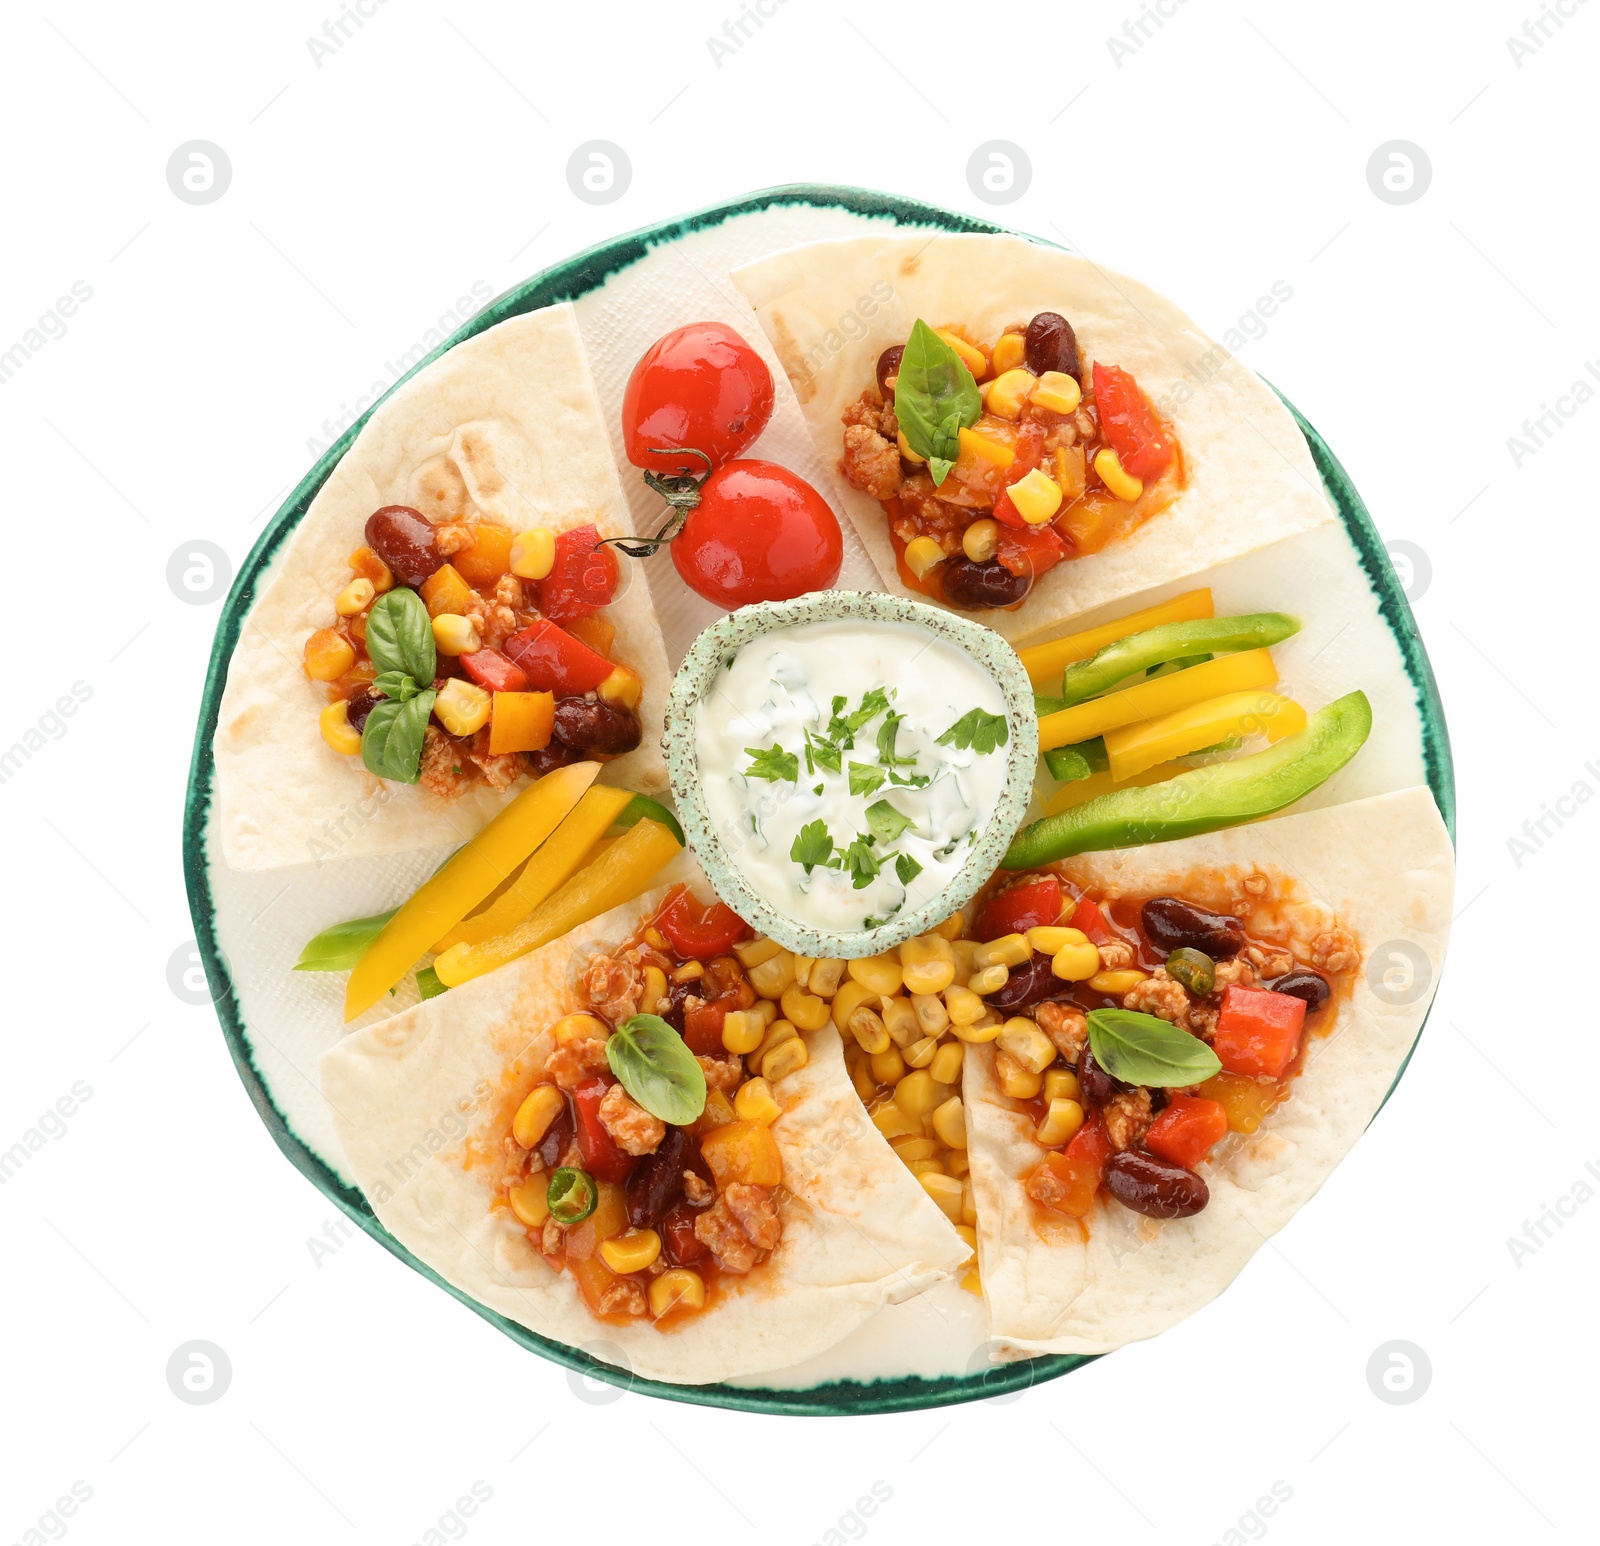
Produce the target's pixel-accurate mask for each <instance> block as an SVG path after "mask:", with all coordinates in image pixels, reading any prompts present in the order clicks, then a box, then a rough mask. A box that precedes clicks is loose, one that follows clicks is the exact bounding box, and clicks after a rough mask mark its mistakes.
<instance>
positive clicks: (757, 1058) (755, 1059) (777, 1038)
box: [747, 1011, 800, 1073]
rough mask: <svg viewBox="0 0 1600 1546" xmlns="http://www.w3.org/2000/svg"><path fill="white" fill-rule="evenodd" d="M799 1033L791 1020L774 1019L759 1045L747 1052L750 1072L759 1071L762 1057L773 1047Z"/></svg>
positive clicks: (780, 1044) (790, 1039)
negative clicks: (752, 1050)
mask: <svg viewBox="0 0 1600 1546" xmlns="http://www.w3.org/2000/svg"><path fill="white" fill-rule="evenodd" d="M747 1012H748V1011H747ZM799 1034H800V1033H799V1031H797V1030H796V1029H795V1028H794V1025H793V1023H792V1022H790V1021H788V1020H774V1021H773V1022H772V1024H771V1025H769V1026H768V1027H767V1033H766V1035H765V1036H763V1037H762V1038H761V1045H760V1046H759V1047H757V1048H756V1050H755V1051H754V1052H752V1053H750V1054H749V1057H750V1066H751V1072H753V1073H760V1072H761V1060H762V1058H764V1057H765V1056H766V1055H767V1054H768V1053H769V1052H771V1051H772V1049H773V1048H774V1047H779V1046H782V1045H783V1043H784V1042H786V1041H793V1040H794V1039H795V1038H796V1037H797V1036H798V1035H799Z"/></svg>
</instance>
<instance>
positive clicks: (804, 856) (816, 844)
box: [789, 821, 833, 875]
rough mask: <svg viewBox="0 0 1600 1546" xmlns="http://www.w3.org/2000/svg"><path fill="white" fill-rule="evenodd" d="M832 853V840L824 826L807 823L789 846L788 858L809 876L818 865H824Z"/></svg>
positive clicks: (815, 822) (816, 822)
mask: <svg viewBox="0 0 1600 1546" xmlns="http://www.w3.org/2000/svg"><path fill="white" fill-rule="evenodd" d="M832 852H833V839H832V837H830V836H829V834H828V829H827V827H826V825H824V824H823V823H822V822H820V821H808V822H807V823H806V824H805V825H804V826H803V827H801V829H800V835H799V836H798V837H797V838H796V839H795V840H794V842H793V843H792V844H791V845H790V848H789V857H790V858H791V859H793V860H794V862H795V863H796V864H798V865H800V866H802V867H803V868H804V870H805V872H806V874H807V875H809V874H810V873H811V872H812V870H814V869H815V868H816V867H817V866H818V865H819V864H826V863H827V862H828V856H829V855H830V854H831V853H832Z"/></svg>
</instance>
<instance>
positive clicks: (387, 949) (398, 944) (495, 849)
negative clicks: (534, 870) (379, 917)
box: [344, 762, 600, 1021]
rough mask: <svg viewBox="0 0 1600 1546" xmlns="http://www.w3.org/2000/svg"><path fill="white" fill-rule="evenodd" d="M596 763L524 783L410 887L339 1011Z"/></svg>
mask: <svg viewBox="0 0 1600 1546" xmlns="http://www.w3.org/2000/svg"><path fill="white" fill-rule="evenodd" d="M599 771H600V765H599V763H596V762H574V763H572V764H571V765H570V766H568V767H564V768H556V769H555V770H554V771H553V772H550V773H546V774H545V776H544V777H543V778H541V779H539V780H537V781H536V782H534V783H532V784H530V785H529V786H528V787H527V788H526V789H524V790H523V791H522V793H521V794H519V795H518V796H517V797H516V799H514V800H513V801H512V802H511V803H510V804H509V805H508V806H506V808H505V809H504V810H503V811H501V812H500V814H499V815H498V816H496V817H495V818H494V820H493V821H491V822H490V823H489V825H488V826H486V827H485V828H484V829H483V831H481V832H480V833H479V834H478V835H477V836H476V837H475V838H472V839H471V840H470V841H468V842H467V843H466V844H465V845H464V846H463V847H462V849H461V851H460V852H459V853H458V854H456V856H455V857H454V858H453V859H451V861H450V862H449V863H448V864H447V865H445V867H444V868H443V869H442V870H440V871H439V873H438V874H437V875H435V876H433V877H432V879H430V880H426V881H424V882H423V883H422V885H421V886H419V887H418V888H417V890H416V891H415V892H414V893H413V894H412V897H411V900H410V901H408V902H406V903H405V904H404V905H403V906H402V907H401V908H400V910H399V911H398V912H397V913H396V914H395V915H394V917H393V918H391V919H390V920H389V921H388V923H386V924H385V925H384V926H383V929H382V931H381V932H380V933H379V934H378V937H377V938H376V939H374V940H373V942H372V943H371V944H370V945H368V946H367V948H366V950H365V951H363V952H362V955H361V959H360V960H359V961H357V962H356V965H355V970H354V971H352V972H351V973H350V981H349V982H348V984H346V986H345V995H344V1017H345V1019H346V1021H350V1020H354V1019H355V1018H356V1016H357V1015H359V1014H364V1013H365V1012H366V1011H367V1010H369V1009H371V1008H372V1006H373V1005H374V1004H376V1003H377V1002H378V1000H379V999H381V998H382V997H383V996H384V994H385V993H387V992H388V991H389V989H390V988H392V987H393V986H394V985H395V984H396V983H397V982H399V980H400V979H401V978H402V977H404V976H405V974H406V973H407V972H408V971H410V970H411V968H412V967H413V966H415V965H416V964H417V961H418V960H419V958H420V957H421V956H422V955H423V954H424V952H425V951H426V950H427V949H428V947H429V946H430V945H431V944H432V943H433V942H434V940H436V939H438V937H439V936H440V935H441V934H442V933H443V932H444V931H445V930H446V929H449V928H451V927H453V926H454V925H455V924H457V923H459V922H460V921H461V920H462V919H463V918H464V917H465V916H466V915H467V912H468V910H469V909H470V908H472V907H473V906H474V905H475V904H476V903H478V902H481V901H482V900H483V899H484V897H486V896H487V895H488V894H489V893H490V892H491V891H493V890H494V888H495V887H496V886H497V885H499V883H500V882H501V881H502V880H504V879H505V877H506V876H507V875H509V874H510V873H511V872H512V871H513V870H514V869H515V868H516V867H517V866H518V865H519V864H521V863H522V861H523V860H524V859H526V858H527V857H528V855H529V854H530V853H532V852H533V850H534V849H535V848H537V847H538V846H539V844H540V843H542V842H543V841H544V840H545V839H546V838H547V837H549V835H550V834H551V833H552V832H553V831H555V829H556V827H557V826H559V825H560V823H561V820H562V818H563V817H564V816H566V814H567V813H568V812H569V811H570V810H571V809H572V808H573V806H575V805H576V804H577V803H578V800H579V798H580V796H581V795H582V794H583V792H584V790H586V789H587V788H588V787H589V785H590V784H592V783H593V782H594V778H595V775H596V774H597V773H598V772H599Z"/></svg>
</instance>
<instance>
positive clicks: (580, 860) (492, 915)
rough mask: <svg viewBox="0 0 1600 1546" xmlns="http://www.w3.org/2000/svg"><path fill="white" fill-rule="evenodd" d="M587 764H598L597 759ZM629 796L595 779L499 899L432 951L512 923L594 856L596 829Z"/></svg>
mask: <svg viewBox="0 0 1600 1546" xmlns="http://www.w3.org/2000/svg"><path fill="white" fill-rule="evenodd" d="M592 765H593V766H594V767H597V768H598V767H599V763H594V764H592ZM633 798H634V796H633V793H632V791H630V790H627V789H614V788H612V786H611V785H609V784H596V785H595V786H594V787H593V788H592V789H586V790H585V791H584V794H583V798H582V799H581V800H579V801H578V803H577V804H576V805H575V806H574V807H573V808H572V813H571V814H570V815H569V816H568V817H567V819H566V820H565V821H563V822H562V823H561V825H560V826H559V827H557V828H556V830H555V831H554V832H552V833H551V834H550V836H549V837H548V838H546V839H545V841H544V843H543V844H542V845H541V846H540V847H539V848H538V850H537V851H536V852H535V853H534V854H533V856H532V857H531V858H530V859H529V860H528V862H527V864H526V865H524V866H523V869H522V873H521V874H520V875H519V876H518V877H517V878H516V879H515V880H514V881H513V882H512V883H511V884H510V885H509V886H507V887H506V889H505V890H504V891H503V892H501V894H500V896H499V898H498V900H496V901H495V902H494V903H493V904H491V905H490V906H488V907H486V908H484V910H483V911H482V912H481V913H473V914H472V915H471V916H470V917H467V918H463V919H461V920H460V921H459V922H457V923H456V924H454V925H453V926H452V927H451V928H449V929H448V930H446V931H445V932H444V933H443V934H441V935H440V936H439V938H438V939H436V940H435V941H434V943H433V950H434V954H435V955H442V954H443V953H444V952H445V951H446V950H448V949H449V948H450V947H451V946H452V945H463V944H464V945H481V944H482V943H483V942H484V940H486V939H493V938H494V937H495V936H496V935H497V934H504V933H506V932H508V931H509V930H511V929H514V928H516V926H517V925H518V924H519V923H521V922H522V920H523V919H524V918H526V917H527V916H528V914H529V913H531V912H532V911H533V910H534V908H536V907H537V906H538V905H539V904H540V903H541V902H543V901H544V899H545V898H546V897H548V896H549V895H550V894H551V893H552V892H553V891H554V890H555V889H556V888H557V887H558V886H564V885H566V883H567V882H568V881H569V880H571V879H572V876H573V874H574V873H575V872H576V871H577V869H578V867H579V866H580V865H582V864H585V863H587V862H588V861H589V860H590V859H591V858H592V857H593V849H594V846H595V843H596V841H597V839H598V838H599V837H600V834H601V833H602V832H604V831H605V830H606V828H607V827H609V826H611V825H612V824H613V823H614V822H615V821H616V820H617V818H618V817H619V816H620V815H621V813H622V812H623V811H625V810H626V809H627V808H628V806H629V804H630V803H631V802H632V800H633Z"/></svg>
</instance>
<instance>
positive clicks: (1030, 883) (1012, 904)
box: [973, 875, 1061, 940]
mask: <svg viewBox="0 0 1600 1546" xmlns="http://www.w3.org/2000/svg"><path fill="white" fill-rule="evenodd" d="M1060 918H1061V882H1060V881H1059V880H1057V879H1056V877H1055V876H1054V875H1030V876H1029V877H1028V878H1027V879H1026V880H1019V881H1018V882H1017V883H1016V884H1015V885H1014V886H1007V887H1006V889H1005V890H1004V891H999V892H996V893H995V895H994V896H992V897H990V898H989V900H988V901H987V902H985V903H984V904H983V910H982V911H981V912H980V913H979V914H978V921H977V924H976V925H975V926H974V929H973V932H974V934H975V935H976V937H977V938H978V939H980V940H991V939H1000V938H1002V937H1003V936H1004V935H1007V934H1026V933H1027V932H1028V930H1029V929H1037V928H1042V927H1044V926H1045V925H1046V924H1051V923H1057V922H1059V921H1060Z"/></svg>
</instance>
